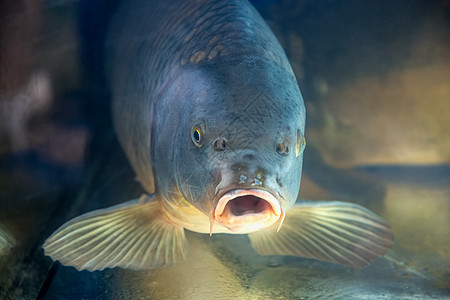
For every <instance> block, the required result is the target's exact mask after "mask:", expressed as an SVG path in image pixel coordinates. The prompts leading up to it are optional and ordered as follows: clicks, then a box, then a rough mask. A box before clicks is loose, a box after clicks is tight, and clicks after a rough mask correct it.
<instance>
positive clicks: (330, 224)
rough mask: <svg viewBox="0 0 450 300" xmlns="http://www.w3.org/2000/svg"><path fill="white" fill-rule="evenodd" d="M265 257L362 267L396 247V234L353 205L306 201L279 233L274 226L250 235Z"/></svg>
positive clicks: (289, 214) (370, 214) (298, 205)
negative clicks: (281, 256) (304, 258)
mask: <svg viewBox="0 0 450 300" xmlns="http://www.w3.org/2000/svg"><path fill="white" fill-rule="evenodd" d="M249 237H250V240H251V243H252V246H253V247H254V248H255V250H256V251H258V252H259V253H261V254H263V255H272V254H281V255H295V256H302V257H307V258H314V259H319V260H323V261H328V262H333V263H339V264H344V265H350V266H353V267H363V266H365V265H367V264H369V263H370V262H372V261H373V260H375V259H376V258H377V257H378V256H380V255H383V254H384V253H385V252H386V251H387V249H388V248H390V247H391V246H392V244H393V239H394V236H393V233H392V231H391V229H390V228H389V226H388V225H387V224H386V223H385V222H384V220H383V219H381V218H380V217H379V216H377V215H376V214H374V213H372V212H370V211H369V210H367V209H365V208H363V207H361V206H359V205H356V204H351V203H345V202H338V201H333V202H330V201H323V202H316V201H314V202H312V201H305V202H304V203H301V204H297V205H295V206H294V207H293V208H291V209H290V211H289V212H288V214H287V216H286V221H285V224H284V226H283V228H282V229H281V231H280V232H278V233H277V232H276V228H275V226H272V227H271V228H269V229H267V230H264V231H258V232H253V233H250V234H249Z"/></svg>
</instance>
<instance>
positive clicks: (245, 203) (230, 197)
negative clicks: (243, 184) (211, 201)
mask: <svg viewBox="0 0 450 300" xmlns="http://www.w3.org/2000/svg"><path fill="white" fill-rule="evenodd" d="M210 217H211V230H210V231H211V232H212V229H213V226H214V221H216V222H217V223H219V224H220V225H222V226H224V227H226V228H228V229H229V230H230V231H232V232H235V233H249V232H253V231H256V230H259V229H261V228H265V227H268V226H270V225H272V224H274V223H275V222H276V221H278V220H280V225H281V222H282V221H283V219H284V212H283V210H282V208H281V206H280V202H279V201H278V200H277V199H276V198H275V197H274V196H273V195H272V194H271V193H270V192H268V191H265V190H262V189H236V190H232V191H230V192H227V193H225V194H224V195H223V196H222V197H220V198H219V201H218V202H217V205H216V207H215V209H213V211H212V212H211V216H210Z"/></svg>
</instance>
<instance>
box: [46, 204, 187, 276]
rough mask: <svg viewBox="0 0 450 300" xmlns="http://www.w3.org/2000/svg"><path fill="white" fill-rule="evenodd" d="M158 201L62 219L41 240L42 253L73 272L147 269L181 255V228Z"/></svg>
mask: <svg viewBox="0 0 450 300" xmlns="http://www.w3.org/2000/svg"><path fill="white" fill-rule="evenodd" d="M164 214H165V212H164V211H163V210H162V208H161V203H159V201H148V202H142V201H141V200H140V199H135V200H132V201H129V202H126V203H124V204H121V205H117V206H113V207H110V208H106V209H100V210H97V211H93V212H89V213H87V214H84V215H81V216H79V217H77V218H75V219H72V220H70V221H68V222H67V223H66V224H64V225H63V226H61V227H60V228H59V229H58V230H57V231H56V232H55V233H54V234H53V235H52V236H51V237H49V238H48V239H47V240H46V241H45V243H44V246H43V247H44V249H45V254H46V255H48V256H50V257H51V258H52V259H54V260H59V261H60V262H61V263H62V264H65V265H70V266H74V267H75V268H77V269H78V270H90V271H94V270H103V269H105V268H113V267H122V268H128V269H134V270H143V269H152V268H158V267H162V266H165V265H172V264H175V263H177V262H180V261H181V260H183V259H184V257H185V255H186V249H187V242H186V238H185V235H184V229H183V227H181V226H178V225H176V224H174V223H171V222H169V221H168V220H167V219H166V217H165V215H164Z"/></svg>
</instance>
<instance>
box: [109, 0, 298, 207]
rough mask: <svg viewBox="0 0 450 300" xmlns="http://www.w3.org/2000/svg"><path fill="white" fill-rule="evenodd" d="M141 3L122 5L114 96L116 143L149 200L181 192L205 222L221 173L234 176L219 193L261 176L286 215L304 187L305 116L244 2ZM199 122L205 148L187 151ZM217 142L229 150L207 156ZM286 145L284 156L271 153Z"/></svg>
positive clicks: (269, 40)
mask: <svg viewBox="0 0 450 300" xmlns="http://www.w3.org/2000/svg"><path fill="white" fill-rule="evenodd" d="M137 2H139V1H131V2H126V3H124V6H123V7H121V8H120V11H121V12H120V13H119V14H118V17H117V19H118V20H119V22H116V23H115V24H117V25H118V26H117V27H116V28H115V29H114V30H113V32H114V35H113V46H112V47H111V49H113V51H114V53H115V55H114V54H113V55H112V61H111V65H112V66H114V67H113V68H112V70H111V75H112V81H111V87H112V90H113V101H114V106H113V107H114V121H115V127H116V129H117V133H118V136H119V139H120V142H121V144H122V146H123V147H124V149H125V151H126V153H127V155H128V158H129V159H130V161H131V163H132V165H133V167H134V169H135V171H136V173H137V174H138V178H139V180H140V182H141V183H142V185H143V186H144V187H145V189H146V190H147V192H149V193H153V192H154V191H155V190H157V191H158V193H161V194H162V195H164V196H165V198H166V199H168V200H172V201H175V199H171V196H170V193H173V192H175V191H174V189H175V190H176V189H177V188H179V189H180V192H181V194H182V195H183V196H184V198H185V199H186V200H188V201H189V202H190V203H192V204H194V205H195V206H196V207H197V208H198V209H200V210H201V211H203V212H204V213H206V214H209V212H210V210H211V209H212V205H213V202H212V200H213V199H214V197H215V192H216V191H215V188H216V186H217V183H218V182H219V181H220V177H223V176H225V174H223V173H224V172H227V173H229V172H233V173H234V174H233V175H230V176H233V178H232V179H230V180H231V181H230V182H229V183H228V186H227V187H224V188H230V187H231V186H233V185H235V186H241V187H242V186H252V184H254V179H256V175H257V173H258V172H260V173H262V174H261V176H264V180H261V181H260V182H261V183H262V184H261V186H262V187H267V188H269V189H271V190H273V191H277V192H279V193H280V194H281V195H282V197H283V198H284V199H285V200H286V203H285V204H284V205H285V209H288V208H289V207H290V206H292V204H293V203H294V202H295V200H296V197H297V194H298V189H299V185H300V175H301V164H302V156H301V155H298V157H296V155H295V147H296V143H297V139H298V136H299V137H300V138H303V132H304V124H305V109H304V104H303V99H302V96H301V94H300V91H299V88H298V85H297V82H296V80H295V77H294V74H293V72H292V70H291V67H290V65H289V62H288V60H287V58H286V56H285V54H284V51H283V49H282V48H281V46H280V45H279V43H278V41H277V40H276V38H275V37H274V35H273V34H272V32H271V31H270V29H269V28H268V27H267V25H266V24H265V22H264V20H263V19H262V18H261V17H260V16H259V14H258V13H257V12H256V11H255V9H254V8H253V7H252V6H251V5H250V4H249V3H247V2H246V1H241V0H238V1H211V0H206V1H153V2H152V4H151V5H148V4H147V2H148V1H141V2H142V5H140V4H138V3H137ZM144 3H145V4H144ZM131 16H132V17H131ZM120 20H126V22H125V24H121V22H120ZM196 121H200V122H202V126H205V128H204V131H205V132H204V141H203V145H202V147H201V148H197V147H196V146H195V145H194V144H193V143H192V142H191V135H190V130H191V128H192V126H194V123H195V122H196ZM297 133H298V134H297ZM217 138H225V139H226V141H227V142H228V144H227V149H226V150H225V151H216V150H214V149H213V143H214V141H215V140H216V139H217ZM282 141H286V142H287V143H288V145H287V146H288V147H290V150H291V152H290V153H288V155H284V156H283V155H278V154H277V152H276V145H277V143H279V142H282ZM237 165H239V166H240V167H241V168H242V170H240V171H236V170H232V168H234V167H237ZM241 175H242V176H245V177H246V178H247V179H246V180H245V182H241V180H240V177H241ZM277 181H279V182H282V186H279V183H277ZM240 182H241V183H240Z"/></svg>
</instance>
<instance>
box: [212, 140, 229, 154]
mask: <svg viewBox="0 0 450 300" xmlns="http://www.w3.org/2000/svg"><path fill="white" fill-rule="evenodd" d="M213 146H214V150H216V151H224V150H225V149H227V146H228V141H227V139H226V138H224V137H221V138H217V139H216V140H215V141H214V143H213Z"/></svg>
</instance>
